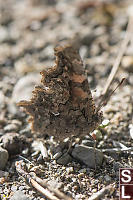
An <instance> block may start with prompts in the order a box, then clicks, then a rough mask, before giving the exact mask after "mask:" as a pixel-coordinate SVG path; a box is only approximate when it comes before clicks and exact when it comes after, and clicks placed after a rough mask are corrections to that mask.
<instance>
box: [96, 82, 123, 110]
mask: <svg viewBox="0 0 133 200" xmlns="http://www.w3.org/2000/svg"><path fill="white" fill-rule="evenodd" d="M124 81H125V78H123V79H122V80H121V82H120V83H119V84H118V85H117V86H116V88H115V89H114V90H113V91H112V92H111V93H110V94H109V95H108V96H107V93H108V91H107V92H106V93H105V94H104V95H102V98H101V101H100V103H99V105H98V107H97V109H96V112H98V111H99V110H101V108H102V107H104V106H105V105H106V104H107V103H108V101H109V99H110V97H111V96H112V95H113V94H114V92H115V91H116V90H117V89H118V88H119V87H120V86H121V85H122V84H123V82H124Z"/></svg>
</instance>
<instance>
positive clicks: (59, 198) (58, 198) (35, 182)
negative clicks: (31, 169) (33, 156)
mask: <svg viewBox="0 0 133 200" xmlns="http://www.w3.org/2000/svg"><path fill="white" fill-rule="evenodd" d="M16 170H17V172H18V173H19V174H20V175H22V176H23V177H24V178H25V179H26V180H27V181H28V182H29V183H30V184H31V185H32V186H33V187H34V188H35V189H36V190H37V191H38V192H39V193H41V194H42V195H44V196H45V197H46V198H47V199H49V200H72V198H70V197H68V196H66V195H65V194H63V193H62V192H60V191H59V190H58V189H55V188H52V187H50V185H48V183H47V181H46V180H42V179H41V178H39V177H37V176H36V174H35V173H27V172H26V171H25V170H24V169H23V168H22V161H17V162H16ZM44 187H45V188H44Z"/></svg>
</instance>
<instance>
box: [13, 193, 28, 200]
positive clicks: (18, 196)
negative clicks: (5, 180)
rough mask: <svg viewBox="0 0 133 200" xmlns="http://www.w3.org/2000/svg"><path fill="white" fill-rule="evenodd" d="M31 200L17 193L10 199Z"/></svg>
mask: <svg viewBox="0 0 133 200" xmlns="http://www.w3.org/2000/svg"><path fill="white" fill-rule="evenodd" d="M18 199H19V200H29V198H28V197H27V196H26V195H25V194H24V193H23V192H22V191H16V192H15V193H14V195H13V196H12V197H11V198H10V200H18Z"/></svg>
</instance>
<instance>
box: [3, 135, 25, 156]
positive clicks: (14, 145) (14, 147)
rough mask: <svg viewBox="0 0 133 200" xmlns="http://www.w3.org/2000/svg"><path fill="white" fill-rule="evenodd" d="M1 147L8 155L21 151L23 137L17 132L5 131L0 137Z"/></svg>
mask: <svg viewBox="0 0 133 200" xmlns="http://www.w3.org/2000/svg"><path fill="white" fill-rule="evenodd" d="M0 142H1V143H3V147H4V148H5V149H6V150H8V153H9V154H10V155H14V154H18V153H20V152H21V151H22V149H23V145H24V139H22V137H20V135H19V134H18V133H13V132H12V133H6V134H4V135H3V136H2V137H1V138H0Z"/></svg>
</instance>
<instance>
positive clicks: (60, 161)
mask: <svg viewBox="0 0 133 200" xmlns="http://www.w3.org/2000/svg"><path fill="white" fill-rule="evenodd" d="M71 161H72V157H71V156H70V155H69V154H68V153H65V154H63V155H62V156H61V157H60V158H59V159H58V160H57V161H56V162H57V163H58V164H61V165H67V164H68V163H69V162H71Z"/></svg>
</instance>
